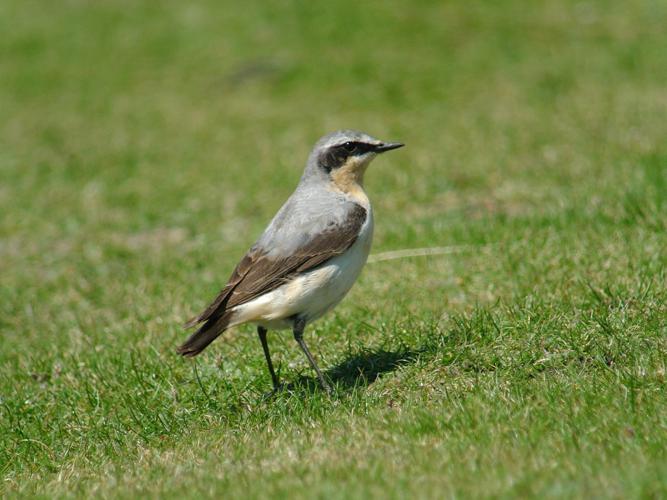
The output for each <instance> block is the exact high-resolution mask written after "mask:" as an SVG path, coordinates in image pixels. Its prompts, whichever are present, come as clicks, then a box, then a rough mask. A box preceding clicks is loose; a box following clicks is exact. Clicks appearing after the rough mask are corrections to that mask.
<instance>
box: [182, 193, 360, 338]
mask: <svg viewBox="0 0 667 500" xmlns="http://www.w3.org/2000/svg"><path fill="white" fill-rule="evenodd" d="M366 216H367V213H366V209H365V208H363V207H362V206H360V205H356V204H355V205H354V208H353V209H352V210H351V211H350V214H349V215H348V217H347V220H346V221H345V223H344V224H342V225H339V226H335V227H333V228H332V229H330V230H327V231H324V232H323V233H321V234H320V235H318V236H316V237H314V238H313V239H312V240H310V241H309V242H308V243H307V244H306V245H304V246H303V247H301V248H299V249H298V250H297V251H296V252H294V253H293V254H292V255H289V256H288V257H284V258H281V259H275V258H273V257H269V256H268V255H267V252H266V251H265V250H262V249H257V248H252V249H251V250H250V251H249V252H248V253H247V254H246V255H245V256H244V257H243V259H242V260H241V262H240V263H239V265H238V266H236V269H234V272H233V273H232V276H231V277H230V278H229V281H228V282H227V285H225V287H224V288H223V289H222V290H221V291H220V293H219V294H218V296H217V297H216V299H215V300H214V301H213V302H212V303H211V305H209V306H208V307H207V308H206V310H205V311H204V312H202V313H201V314H200V315H199V316H197V317H195V318H193V319H191V320H190V321H188V322H187V323H186V325H185V326H186V327H187V328H189V327H191V326H194V325H196V324H198V323H201V322H203V321H206V322H207V323H212V322H213V321H215V320H216V319H217V318H220V317H221V316H222V315H224V313H225V312H226V311H227V310H229V309H231V308H233V307H235V306H238V305H241V304H244V303H246V302H249V301H251V300H253V299H254V298H256V297H259V296H260V295H264V294H265V293H268V292H270V291H272V290H275V289H276V288H278V287H279V286H280V285H282V284H283V283H285V282H286V281H288V280H289V279H290V278H291V277H293V276H294V275H296V274H299V273H303V272H305V271H308V270H310V269H313V268H315V267H317V266H319V265H320V264H323V263H324V262H326V261H327V260H329V259H331V258H333V257H335V256H337V255H340V254H342V253H344V252H345V250H347V249H348V248H350V246H352V244H353V243H354V242H355V240H356V239H357V236H358V235H359V231H360V229H361V226H362V225H363V224H364V221H365V220H366Z"/></svg>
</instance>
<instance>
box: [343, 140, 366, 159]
mask: <svg viewBox="0 0 667 500" xmlns="http://www.w3.org/2000/svg"><path fill="white" fill-rule="evenodd" d="M334 148H335V149H339V150H340V151H341V152H342V153H344V154H347V155H348V156H349V155H360V154H365V153H368V152H369V151H371V150H372V149H373V146H372V145H371V144H367V143H365V142H356V141H348V142H345V143H343V144H340V145H338V146H334Z"/></svg>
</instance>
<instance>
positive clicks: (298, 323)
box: [293, 318, 331, 394]
mask: <svg viewBox="0 0 667 500" xmlns="http://www.w3.org/2000/svg"><path fill="white" fill-rule="evenodd" d="M305 327H306V322H305V321H304V320H303V319H298V318H297V319H296V320H294V330H293V331H294V340H296V341H297V343H298V344H299V347H301V350H302V351H303V353H304V354H305V355H306V357H307V358H308V362H309V363H310V366H312V367H313V370H315V373H317V378H319V379H320V384H321V385H322V388H323V389H324V390H325V391H327V392H328V393H329V394H331V386H329V383H328V382H327V381H326V380H325V379H324V375H323V374H322V372H321V371H320V369H319V367H318V366H317V363H316V362H315V358H313V355H312V354H310V351H309V350H308V346H307V345H306V342H305V341H304V340H303V330H304V328H305Z"/></svg>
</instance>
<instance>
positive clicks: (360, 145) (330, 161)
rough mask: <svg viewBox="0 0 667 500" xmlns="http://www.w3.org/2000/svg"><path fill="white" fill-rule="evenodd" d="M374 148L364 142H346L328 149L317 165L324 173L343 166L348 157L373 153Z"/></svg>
mask: <svg viewBox="0 0 667 500" xmlns="http://www.w3.org/2000/svg"><path fill="white" fill-rule="evenodd" d="M373 149H375V147H374V146H373V145H371V144H368V143H365V142H357V141H347V142H344V143H343V144H337V145H335V146H331V147H329V148H328V149H327V150H325V151H324V152H323V153H322V154H321V155H320V157H319V159H318V163H319V165H320V167H322V168H323V169H324V170H325V171H326V172H331V171H332V170H333V169H335V168H338V167H341V166H343V164H344V163H345V160H347V159H348V158H349V157H350V156H357V155H363V154H366V153H368V152H369V151H373Z"/></svg>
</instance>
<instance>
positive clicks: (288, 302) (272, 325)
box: [230, 211, 373, 330]
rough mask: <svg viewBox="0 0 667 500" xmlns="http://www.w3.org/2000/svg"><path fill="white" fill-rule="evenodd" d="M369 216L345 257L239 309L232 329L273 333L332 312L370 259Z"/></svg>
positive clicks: (370, 229) (235, 313)
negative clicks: (251, 327) (296, 319)
mask: <svg viewBox="0 0 667 500" xmlns="http://www.w3.org/2000/svg"><path fill="white" fill-rule="evenodd" d="M368 215H369V216H368V218H367V220H366V222H365V223H364V225H363V226H362V228H361V232H360V233H359V237H358V238H357V240H356V241H355V242H354V244H353V245H352V246H351V247H350V248H349V249H348V250H347V251H346V252H345V253H344V254H342V255H339V256H338V257H334V258H333V259H331V260H329V261H327V262H326V263H324V264H322V265H321V266H319V267H316V268H315V269H313V270H312V271H308V272H306V273H303V274H301V275H299V276H297V277H295V278H294V279H293V280H292V281H290V282H289V283H286V284H285V285H282V286H281V287H279V288H276V289H275V290H273V291H272V292H269V293H267V294H265V295H262V296H261V297H258V298H256V299H254V300H252V301H250V302H248V303H246V304H242V305H240V306H238V307H236V308H235V309H234V316H232V318H231V324H230V326H233V325H238V324H240V323H246V322H252V323H257V324H259V325H261V326H263V327H265V328H268V329H274V330H275V329H282V328H290V327H291V326H292V321H291V320H290V318H291V317H293V316H295V315H299V316H301V317H304V318H305V319H306V321H307V322H310V321H313V320H316V319H317V318H319V317H321V316H322V315H323V314H325V313H326V312H328V311H330V310H331V309H333V308H334V307H335V306H336V305H337V304H338V303H339V302H340V301H341V300H342V299H343V297H345V295H346V294H347V292H349V291H350V288H352V285H354V282H355V281H356V280H357V278H358V277H359V274H360V273H361V269H362V268H363V267H364V264H365V263H366V259H367V258H368V253H369V251H370V249H371V242H372V239H373V216H372V214H371V212H370V211H369V214H368Z"/></svg>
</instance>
